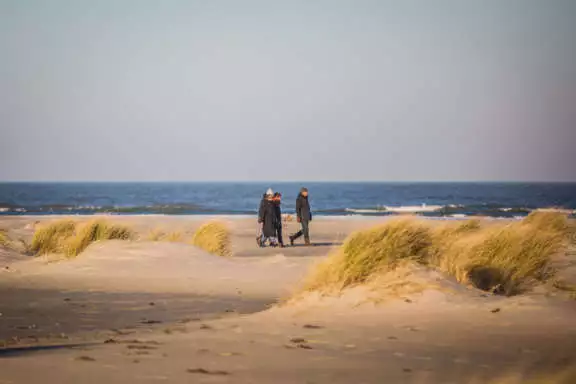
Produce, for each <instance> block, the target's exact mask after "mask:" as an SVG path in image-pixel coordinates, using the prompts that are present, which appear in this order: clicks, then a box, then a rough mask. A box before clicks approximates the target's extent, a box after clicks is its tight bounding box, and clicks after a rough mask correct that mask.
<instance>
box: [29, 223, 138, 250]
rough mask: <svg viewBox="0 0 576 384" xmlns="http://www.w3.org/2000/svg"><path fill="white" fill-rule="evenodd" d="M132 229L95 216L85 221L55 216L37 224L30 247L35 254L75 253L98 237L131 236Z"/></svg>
mask: <svg viewBox="0 0 576 384" xmlns="http://www.w3.org/2000/svg"><path fill="white" fill-rule="evenodd" d="M133 237H134V233H133V232H132V231H131V230H130V229H129V228H128V227H126V226H123V225H118V224H113V223H110V222H108V221H106V220H102V219H97V220H91V221H89V222H86V223H77V222H75V221H72V220H58V221H54V222H51V223H47V224H44V225H42V226H40V227H39V228H38V229H37V230H36V232H34V235H33V237H32V244H31V245H30V251H31V252H32V253H33V254H35V255H46V254H51V253H55V254H65V255H66V256H69V257H74V256H78V255H79V254H80V253H81V252H82V251H84V250H85V249H86V248H87V247H88V246H89V245H90V244H91V243H93V242H95V241H101V240H113V239H118V240H130V239H132V238H133Z"/></svg>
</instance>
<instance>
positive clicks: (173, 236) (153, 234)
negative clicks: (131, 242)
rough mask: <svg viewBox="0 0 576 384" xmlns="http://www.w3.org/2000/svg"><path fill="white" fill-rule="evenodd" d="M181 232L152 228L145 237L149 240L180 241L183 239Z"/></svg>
mask: <svg viewBox="0 0 576 384" xmlns="http://www.w3.org/2000/svg"><path fill="white" fill-rule="evenodd" d="M183 238H184V237H183V235H182V232H178V231H173V232H169V233H166V232H163V231H161V230H159V229H153V230H151V231H150V232H149V233H148V236H147V237H146V239H147V240H149V241H169V242H180V241H182V240H183Z"/></svg>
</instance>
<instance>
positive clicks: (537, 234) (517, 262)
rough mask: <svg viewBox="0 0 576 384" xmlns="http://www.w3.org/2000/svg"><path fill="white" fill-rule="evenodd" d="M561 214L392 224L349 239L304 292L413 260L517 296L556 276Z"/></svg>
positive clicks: (364, 278) (367, 277)
mask: <svg viewBox="0 0 576 384" xmlns="http://www.w3.org/2000/svg"><path fill="white" fill-rule="evenodd" d="M558 216H562V215H559V214H552V215H550V214H549V213H546V214H545V215H537V216H536V217H531V218H527V219H526V220H523V221H521V222H514V223H505V224H502V223H496V224H492V225H486V226H482V225H480V222H479V221H478V220H470V221H467V222H463V223H449V224H444V225H436V226H435V225H433V224H431V223H430V222H425V221H422V220H417V219H404V220H391V221H390V222H388V223H386V224H384V225H381V226H378V227H375V228H372V229H368V230H365V231H360V232H356V233H353V234H352V235H350V236H349V237H348V238H347V239H346V240H345V242H344V244H343V245H342V247H340V248H339V249H338V250H337V251H336V252H335V253H333V254H332V255H331V256H329V257H328V259H326V260H325V261H324V262H322V263H321V264H319V265H318V266H317V267H316V268H315V269H314V270H313V271H312V273H311V274H310V275H309V277H308V278H307V279H306V281H305V283H304V289H305V290H312V291H321V292H337V291H340V290H342V289H344V288H347V287H350V286H354V285H358V284H363V283H366V282H369V281H373V280H374V279H377V278H378V276H382V274H383V273H385V272H387V271H390V270H391V269H394V268H395V267H396V266H397V265H398V264H399V262H400V261H409V262H415V263H418V264H424V265H427V266H429V267H430V268H433V269H436V270H439V271H440V272H443V273H445V274H448V275H451V276H453V277H455V278H456V280H458V281H459V282H461V283H464V284H471V285H473V286H475V287H477V288H480V289H482V290H486V291H491V292H494V293H498V294H504V295H514V294H517V293H520V292H522V291H523V290H525V289H527V288H528V287H530V286H532V284H534V283H535V282H538V281H542V280H544V279H546V278H547V277H548V276H549V275H550V274H551V271H550V268H549V263H550V259H551V257H552V256H553V255H554V254H555V253H557V252H559V251H560V250H561V249H562V247H563V246H564V245H565V241H564V240H565V238H566V225H565V224H562V223H563V222H564V223H565V220H566V218H565V217H561V218H559V217H558ZM563 220H564V221H563Z"/></svg>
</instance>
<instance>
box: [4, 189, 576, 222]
mask: <svg viewBox="0 0 576 384" xmlns="http://www.w3.org/2000/svg"><path fill="white" fill-rule="evenodd" d="M301 186H306V187H308V188H309V190H310V202H311V206H312V210H313V212H314V213H315V214H317V215H391V214H399V213H403V212H413V213H417V214H422V215H425V216H455V217H459V216H469V215H485V216H493V217H516V216H524V215H526V214H528V213H529V212H530V211H532V210H534V209H536V208H550V207H556V208H561V209H566V210H570V211H572V213H574V210H575V209H576V183H376V182H371V183H224V182H222V183H176V182H174V183H0V215H47V214H51V215H54V214H67V215H68V214H96V213H112V214H166V215H178V214H180V215H183V214H186V215H200V214H201V215H207V214H212V215H252V214H256V212H257V209H258V206H259V202H260V199H261V198H262V194H263V193H264V192H265V191H266V189H267V188H269V187H271V188H272V189H274V191H279V192H281V193H282V194H283V211H284V212H286V213H290V212H293V211H294V206H295V199H296V195H297V193H298V191H299V189H300V187H301Z"/></svg>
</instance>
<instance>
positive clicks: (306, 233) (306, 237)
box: [292, 220, 310, 243]
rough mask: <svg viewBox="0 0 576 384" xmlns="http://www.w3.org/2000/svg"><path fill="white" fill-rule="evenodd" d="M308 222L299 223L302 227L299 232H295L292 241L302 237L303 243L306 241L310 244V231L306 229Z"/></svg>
mask: <svg viewBox="0 0 576 384" xmlns="http://www.w3.org/2000/svg"><path fill="white" fill-rule="evenodd" d="M308 224H309V223H308V221H304V220H302V221H301V222H300V225H301V226H302V229H301V230H299V231H298V232H296V233H295V234H294V235H293V236H292V239H294V240H296V239H297V238H299V237H300V236H302V235H304V241H306V242H307V243H309V242H310V231H309V228H308Z"/></svg>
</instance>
